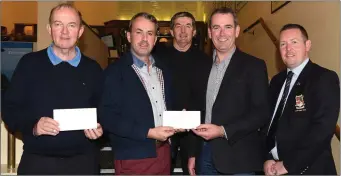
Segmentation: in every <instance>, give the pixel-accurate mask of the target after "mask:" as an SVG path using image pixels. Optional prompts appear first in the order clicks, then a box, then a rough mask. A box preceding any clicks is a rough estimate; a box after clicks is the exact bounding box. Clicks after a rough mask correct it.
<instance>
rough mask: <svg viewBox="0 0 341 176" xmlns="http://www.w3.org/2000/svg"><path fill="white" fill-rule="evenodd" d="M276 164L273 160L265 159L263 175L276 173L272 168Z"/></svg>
mask: <svg viewBox="0 0 341 176" xmlns="http://www.w3.org/2000/svg"><path fill="white" fill-rule="evenodd" d="M275 164H276V161H275V160H267V161H265V163H264V168H263V169H264V173H265V175H276V170H275V168H274V166H275Z"/></svg>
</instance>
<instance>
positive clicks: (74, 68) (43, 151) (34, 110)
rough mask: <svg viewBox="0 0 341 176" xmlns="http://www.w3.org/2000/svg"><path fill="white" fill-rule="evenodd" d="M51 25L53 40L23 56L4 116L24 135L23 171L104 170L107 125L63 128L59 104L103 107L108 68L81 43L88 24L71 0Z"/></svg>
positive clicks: (52, 18)
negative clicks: (100, 144) (101, 144)
mask: <svg viewBox="0 0 341 176" xmlns="http://www.w3.org/2000/svg"><path fill="white" fill-rule="evenodd" d="M47 29H48V32H49V33H50V35H51V37H52V40H53V43H52V44H51V45H50V46H49V47H48V48H46V49H43V50H40V51H37V52H33V53H29V54H26V55H24V56H23V57H22V58H21V59H20V61H19V63H18V65H17V67H16V69H15V71H14V74H13V77H12V80H11V84H10V87H9V88H8V90H7V91H6V94H5V101H4V108H3V121H4V122H5V124H6V125H7V126H8V129H9V131H10V132H15V131H19V132H21V133H22V136H23V143H24V152H23V155H22V157H21V161H20V164H19V167H18V174H29V175H39V174H43V175H50V174H51V175H55V174H58V175H68V174H77V175H78V174H79V175H95V174H99V160H98V154H99V149H98V148H97V147H96V145H95V143H94V141H93V139H97V138H99V137H100V136H101V135H102V134H103V130H102V128H101V125H100V124H97V128H96V129H87V130H84V131H83V130H75V131H60V129H59V124H58V122H57V121H56V120H54V119H53V110H54V109H73V108H93V107H97V104H98V103H99V98H100V94H101V91H100V85H101V74H102V69H101V67H100V66H99V64H98V63H96V61H94V60H92V59H90V58H88V57H86V56H84V55H83V54H82V53H81V52H80V50H79V48H78V47H77V46H76V41H77V40H78V39H79V37H80V36H81V35H82V33H83V31H84V28H83V25H82V19H81V15H80V13H79V12H78V10H77V9H75V8H74V7H73V6H72V5H71V4H68V3H62V4H60V5H58V6H56V7H55V8H53V9H52V10H51V13H50V18H49V25H48V27H47Z"/></svg>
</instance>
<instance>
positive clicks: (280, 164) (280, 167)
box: [274, 161, 288, 175]
mask: <svg viewBox="0 0 341 176" xmlns="http://www.w3.org/2000/svg"><path fill="white" fill-rule="evenodd" d="M274 167H275V171H276V174H275V175H283V174H287V173H288V171H287V170H286V169H285V167H284V165H283V161H278V162H276V164H274Z"/></svg>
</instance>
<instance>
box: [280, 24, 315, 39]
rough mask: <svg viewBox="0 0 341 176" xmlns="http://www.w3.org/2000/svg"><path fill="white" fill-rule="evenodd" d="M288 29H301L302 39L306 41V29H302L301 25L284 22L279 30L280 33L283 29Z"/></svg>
mask: <svg viewBox="0 0 341 176" xmlns="http://www.w3.org/2000/svg"><path fill="white" fill-rule="evenodd" d="M288 29H298V30H300V31H301V34H302V37H303V39H304V41H307V40H309V37H308V33H307V31H306V30H305V29H304V27H303V26H301V25H299V24H292V23H289V24H286V25H284V26H283V27H282V29H281V30H280V33H282V32H283V31H285V30H288Z"/></svg>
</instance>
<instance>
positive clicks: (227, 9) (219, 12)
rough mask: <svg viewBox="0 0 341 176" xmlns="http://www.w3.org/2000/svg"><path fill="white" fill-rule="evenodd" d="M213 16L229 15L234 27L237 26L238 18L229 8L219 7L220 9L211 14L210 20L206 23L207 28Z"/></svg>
mask: <svg viewBox="0 0 341 176" xmlns="http://www.w3.org/2000/svg"><path fill="white" fill-rule="evenodd" d="M215 14H231V15H232V16H233V22H234V27H237V25H238V18H237V14H236V12H235V11H234V10H233V9H231V8H229V7H220V8H217V9H215V10H214V11H213V12H212V13H211V16H210V20H209V21H208V25H209V27H211V24H212V17H213V15H215Z"/></svg>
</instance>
